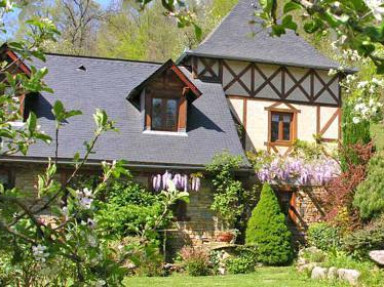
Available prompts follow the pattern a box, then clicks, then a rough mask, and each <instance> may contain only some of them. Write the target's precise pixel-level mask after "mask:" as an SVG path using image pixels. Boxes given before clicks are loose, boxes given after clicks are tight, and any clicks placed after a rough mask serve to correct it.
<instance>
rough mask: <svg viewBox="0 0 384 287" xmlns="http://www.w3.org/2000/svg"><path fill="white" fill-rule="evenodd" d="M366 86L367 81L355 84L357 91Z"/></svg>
mask: <svg viewBox="0 0 384 287" xmlns="http://www.w3.org/2000/svg"><path fill="white" fill-rule="evenodd" d="M367 85H368V81H362V82H359V83H358V84H357V88H358V89H363V88H365V87H366V86H367Z"/></svg>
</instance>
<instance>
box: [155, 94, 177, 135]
mask: <svg viewBox="0 0 384 287" xmlns="http://www.w3.org/2000/svg"><path fill="white" fill-rule="evenodd" d="M178 110H179V100H178V99H174V98H158V97H153V98H152V115H151V116H152V126H151V129H152V130H155V131H156V130H157V131H177V121H178Z"/></svg>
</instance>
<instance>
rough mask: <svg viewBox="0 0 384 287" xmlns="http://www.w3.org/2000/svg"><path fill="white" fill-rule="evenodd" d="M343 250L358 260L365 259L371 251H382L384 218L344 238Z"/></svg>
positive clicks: (383, 246)
mask: <svg viewBox="0 0 384 287" xmlns="http://www.w3.org/2000/svg"><path fill="white" fill-rule="evenodd" d="M343 248H344V249H345V251H347V252H348V253H349V254H353V255H354V256H356V257H358V258H367V257H368V252H369V251H371V250H377V249H379V250H381V249H384V218H383V217H382V218H380V219H377V220H375V221H374V222H372V223H371V224H369V225H367V226H365V227H364V229H360V230H357V231H355V232H353V233H351V234H349V235H348V236H346V237H345V238H344V240H343Z"/></svg>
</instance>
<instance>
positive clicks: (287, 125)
mask: <svg viewBox="0 0 384 287" xmlns="http://www.w3.org/2000/svg"><path fill="white" fill-rule="evenodd" d="M283 140H285V141H289V140H291V122H290V121H289V122H285V121H284V123H283Z"/></svg>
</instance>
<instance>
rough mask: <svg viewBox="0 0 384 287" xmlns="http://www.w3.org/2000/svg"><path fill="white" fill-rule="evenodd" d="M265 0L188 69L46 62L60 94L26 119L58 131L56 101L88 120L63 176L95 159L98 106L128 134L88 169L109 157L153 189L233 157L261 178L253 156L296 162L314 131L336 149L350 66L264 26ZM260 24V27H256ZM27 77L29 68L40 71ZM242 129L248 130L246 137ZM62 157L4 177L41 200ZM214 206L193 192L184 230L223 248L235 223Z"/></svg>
mask: <svg viewBox="0 0 384 287" xmlns="http://www.w3.org/2000/svg"><path fill="white" fill-rule="evenodd" d="M254 2H255V1H253V0H240V1H239V4H238V5H237V6H236V7H235V8H234V9H233V11H232V12H231V13H230V14H229V15H228V16H227V17H226V18H225V19H224V20H223V21H222V22H221V24H220V25H219V26H218V27H217V28H216V29H215V30H214V31H213V32H212V33H211V35H210V36H209V37H208V38H207V39H206V40H205V41H204V42H202V43H201V44H200V45H199V46H198V47H197V48H196V49H194V50H192V51H187V52H186V53H185V54H184V55H182V56H181V58H180V59H179V61H178V64H175V63H174V62H172V61H171V60H170V61H167V62H166V63H153V62H139V61H129V60H120V59H105V58H96V57H83V56H70V55H60V54H47V56H46V62H45V63H43V62H36V63H34V65H36V66H37V67H43V66H46V67H47V68H48V70H49V74H48V75H47V77H46V83H47V84H48V86H50V87H51V88H52V89H53V90H54V91H55V93H54V94H47V93H41V94H39V95H37V94H31V95H26V96H25V97H24V98H23V104H22V107H23V108H22V111H21V112H22V113H23V114H24V116H26V115H27V114H28V112H29V111H33V112H35V113H36V114H37V116H38V118H39V123H40V124H41V127H42V130H44V131H45V132H46V133H48V134H50V135H52V134H53V133H54V128H55V124H54V117H53V114H52V112H51V109H52V105H53V103H54V102H55V101H56V100H58V99H60V100H61V101H62V102H63V103H64V105H65V106H66V108H67V109H79V110H81V111H82V112H83V115H82V116H77V117H73V118H71V119H69V120H68V124H66V125H65V126H64V127H63V129H62V130H61V131H60V137H59V150H58V164H59V167H60V170H59V172H60V176H61V180H63V181H65V179H66V178H67V177H68V175H69V172H70V167H69V165H70V163H71V162H72V157H73V155H74V154H75V153H76V152H80V154H84V152H85V149H84V147H83V142H84V141H85V140H89V139H90V138H91V137H92V134H93V127H94V124H93V119H92V114H93V112H94V111H95V109H96V108H101V109H105V110H106V112H107V113H108V115H109V116H110V117H111V118H112V119H113V120H115V121H116V122H117V128H118V129H119V132H118V133H107V134H105V135H103V136H102V137H101V138H100V141H98V142H97V145H96V146H95V150H96V153H94V154H91V155H90V158H89V160H88V162H87V168H88V169H89V170H94V169H95V167H96V166H98V165H99V164H100V162H101V161H104V160H116V159H125V160H127V161H128V164H127V166H128V167H129V168H130V169H131V170H132V171H133V172H134V174H135V176H136V180H137V181H140V182H141V183H143V184H146V185H148V186H150V185H151V178H152V176H153V175H154V174H157V173H163V172H164V171H165V170H171V171H174V172H180V173H186V174H190V173H193V172H196V171H202V170H204V167H205V165H206V164H208V163H209V162H210V161H211V160H212V157H213V156H214V155H216V154H218V153H220V152H223V151H228V152H230V153H231V154H233V155H239V156H242V157H243V158H244V165H243V167H242V168H241V170H240V171H239V174H240V175H243V176H244V178H247V177H250V176H252V174H253V172H252V170H251V168H250V166H249V163H248V162H247V160H246V158H245V151H248V150H260V149H266V150H268V151H270V152H274V153H279V154H282V155H286V154H288V153H289V152H290V150H291V149H292V144H293V142H294V141H295V140H296V139H301V140H305V141H314V137H313V135H317V136H318V137H321V140H322V141H324V142H327V143H329V144H334V143H336V142H337V141H338V139H339V138H340V116H341V115H340V107H341V94H340V85H339V81H340V79H341V78H340V77H341V76H339V75H335V76H330V75H329V73H328V71H329V69H337V68H338V64H337V63H336V62H333V61H331V60H329V59H328V58H326V57H325V56H323V55H322V54H320V53H319V52H318V51H316V49H315V48H313V47H312V46H310V45H309V44H308V43H307V42H306V41H305V40H303V39H302V38H300V37H299V36H297V35H295V34H294V33H293V32H288V33H287V34H286V35H283V36H282V37H280V38H271V37H269V35H268V31H266V30H265V29H263V28H262V27H261V26H260V23H258V20H257V19H254V16H253V15H254V11H255V6H254ZM250 20H256V24H254V25H250V24H249V21H250ZM251 34H253V36H252V35H251ZM5 53H6V56H8V57H10V58H12V57H15V56H16V55H14V54H13V53H12V52H11V51H6V52H5ZM20 69H21V72H28V63H23V65H22V66H21V67H20ZM236 124H237V125H241V126H242V127H243V129H244V133H243V136H242V137H241V138H240V137H239V136H238V133H237V128H236ZM54 155H55V146H54V144H52V145H50V146H47V145H45V144H42V143H38V144H36V145H34V146H32V147H31V149H30V151H29V153H28V155H27V156H9V157H1V158H0V167H1V174H0V179H1V180H2V181H3V182H6V183H8V184H10V185H13V186H17V187H20V188H23V189H24V190H27V191H30V192H31V194H33V192H34V188H33V185H34V183H35V182H36V174H37V173H38V172H39V171H41V169H42V168H43V166H44V164H46V163H47V160H48V158H49V157H54ZM281 194H282V196H281V198H282V201H285V202H286V204H287V206H288V207H289V208H290V213H292V212H293V213H292V214H293V217H295V218H296V217H298V216H300V215H301V217H302V219H301V220H304V221H306V220H307V221H311V220H316V216H317V214H318V212H319V210H318V206H317V204H316V202H315V201H316V200H313V198H312V196H307V195H306V194H305V195H302V198H301V199H300V194H299V192H298V191H297V190H293V191H292V190H291V191H289V192H286V193H284V192H282V193H281ZM308 194H310V193H308ZM211 201H212V188H211V186H210V184H209V182H208V180H206V181H203V187H202V190H201V191H199V192H197V193H191V203H190V204H189V205H188V208H187V209H186V210H184V211H183V212H184V213H185V214H184V215H182V216H181V217H180V218H179V219H180V220H179V222H178V223H177V228H178V230H179V231H180V230H181V231H182V232H184V233H186V234H187V235H188V236H190V238H191V239H192V240H198V239H201V238H206V239H207V240H214V238H215V237H216V236H217V234H218V233H219V232H220V231H221V230H223V229H224V228H225V226H223V225H222V223H221V222H220V220H219V219H218V218H217V217H216V216H215V214H214V213H213V212H212V211H211V210H210V208H209V207H210V203H211ZM298 202H299V203H300V207H297V204H298Z"/></svg>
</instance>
